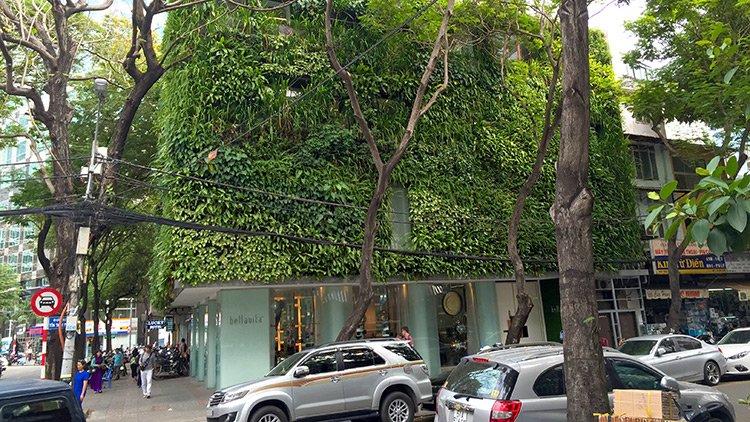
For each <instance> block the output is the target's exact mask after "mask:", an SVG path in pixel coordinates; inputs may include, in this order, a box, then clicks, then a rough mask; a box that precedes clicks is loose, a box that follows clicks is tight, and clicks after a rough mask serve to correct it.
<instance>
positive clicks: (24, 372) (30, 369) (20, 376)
mask: <svg viewBox="0 0 750 422" xmlns="http://www.w3.org/2000/svg"><path fill="white" fill-rule="evenodd" d="M41 375H42V367H41V366H36V365H29V366H15V365H12V366H9V367H7V368H5V371H3V376H2V378H0V380H4V379H15V380H34V379H39V377H40V376H41Z"/></svg>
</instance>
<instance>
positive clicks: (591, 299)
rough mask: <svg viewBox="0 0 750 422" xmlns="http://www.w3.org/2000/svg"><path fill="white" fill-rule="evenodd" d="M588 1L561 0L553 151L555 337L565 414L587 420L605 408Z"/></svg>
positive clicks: (573, 419) (603, 411) (576, 418)
mask: <svg viewBox="0 0 750 422" xmlns="http://www.w3.org/2000/svg"><path fill="white" fill-rule="evenodd" d="M587 7H588V3H587V2H586V1H585V0H563V2H562V3H561V5H560V28H561V31H562V62H563V67H562V92H563V100H562V101H563V106H562V119H561V123H560V152H559V155H558V159H557V181H556V189H555V204H554V205H553V207H552V209H551V214H552V220H553V221H554V222H555V238H556V240H557V260H558V268H559V272H560V315H561V319H562V326H563V330H564V332H565V341H564V342H563V353H564V368H565V388H566V391H567V396H568V412H567V413H568V420H569V421H571V422H579V421H586V420H591V418H592V415H593V414H594V413H608V411H609V410H610V409H609V399H608V397H607V390H608V387H607V381H606V377H605V373H604V356H603V353H602V348H601V345H600V344H599V339H600V336H599V324H598V317H597V316H598V313H599V309H598V306H597V302H596V295H595V294H594V293H593V292H594V291H595V290H596V284H595V280H594V257H593V239H592V231H591V230H592V225H591V220H592V213H593V207H594V196H593V194H592V192H591V190H590V189H589V180H588V179H589V174H588V173H589V141H590V133H589V131H590V117H591V116H590V114H591V103H590V95H591V85H590V66H589V30H588V19H589V17H588V10H587Z"/></svg>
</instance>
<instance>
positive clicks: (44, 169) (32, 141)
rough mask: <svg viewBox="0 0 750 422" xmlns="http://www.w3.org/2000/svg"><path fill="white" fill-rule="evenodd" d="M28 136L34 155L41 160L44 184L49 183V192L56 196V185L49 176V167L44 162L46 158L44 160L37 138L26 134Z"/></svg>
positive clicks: (40, 167) (40, 166)
mask: <svg viewBox="0 0 750 422" xmlns="http://www.w3.org/2000/svg"><path fill="white" fill-rule="evenodd" d="M26 138H27V139H28V140H29V148H31V152H32V153H33V154H34V157H36V159H37V161H39V162H40V165H39V171H40V172H41V173H42V176H44V184H45V185H47V190H49V193H51V194H52V196H55V185H54V184H52V178H50V177H49V172H48V171H47V167H46V166H45V165H44V163H43V161H44V160H42V155H41V154H39V148H38V146H37V144H36V139H34V138H33V137H31V136H28V135H27V136H26Z"/></svg>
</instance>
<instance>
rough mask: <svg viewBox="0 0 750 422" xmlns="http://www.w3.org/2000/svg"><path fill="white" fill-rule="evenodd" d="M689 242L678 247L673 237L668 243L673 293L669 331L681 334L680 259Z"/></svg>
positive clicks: (670, 305) (668, 321)
mask: <svg viewBox="0 0 750 422" xmlns="http://www.w3.org/2000/svg"><path fill="white" fill-rule="evenodd" d="M687 246H688V242H687V241H684V240H683V241H682V242H681V243H680V246H677V239H675V237H674V236H672V237H671V238H670V239H669V240H668V241H667V250H668V251H669V252H668V254H669V255H668V261H667V267H668V268H669V269H668V271H669V291H670V293H671V297H672V301H671V302H670V304H669V316H668V317H667V330H669V331H671V332H674V333H679V332H680V313H681V312H682V295H681V294H680V265H679V263H680V258H681V257H682V254H683V253H684V252H685V248H687Z"/></svg>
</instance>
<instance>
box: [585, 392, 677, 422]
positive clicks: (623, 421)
mask: <svg viewBox="0 0 750 422" xmlns="http://www.w3.org/2000/svg"><path fill="white" fill-rule="evenodd" d="M614 395H615V409H614V412H613V413H614V414H613V415H596V416H597V417H598V419H597V422H665V421H684V419H682V418H681V417H680V412H679V409H678V408H677V395H676V394H675V393H671V392H667V391H654V390H614Z"/></svg>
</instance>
